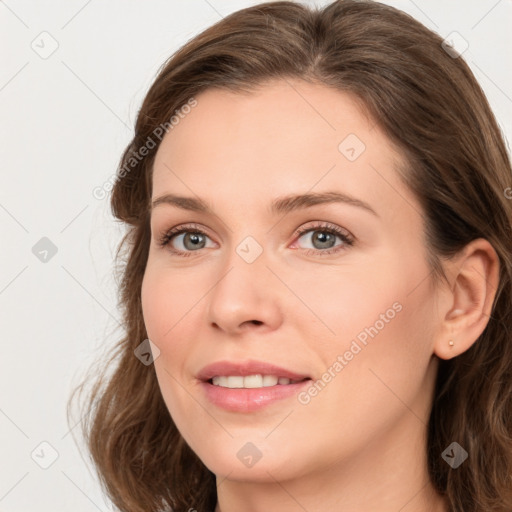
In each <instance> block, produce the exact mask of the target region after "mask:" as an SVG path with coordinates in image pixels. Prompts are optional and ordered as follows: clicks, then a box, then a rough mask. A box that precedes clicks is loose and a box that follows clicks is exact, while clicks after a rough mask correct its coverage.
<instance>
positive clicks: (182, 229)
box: [158, 225, 210, 256]
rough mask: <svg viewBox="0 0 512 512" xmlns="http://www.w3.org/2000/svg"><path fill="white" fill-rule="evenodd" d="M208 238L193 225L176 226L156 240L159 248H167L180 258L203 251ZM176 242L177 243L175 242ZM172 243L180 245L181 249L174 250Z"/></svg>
mask: <svg viewBox="0 0 512 512" xmlns="http://www.w3.org/2000/svg"><path fill="white" fill-rule="evenodd" d="M209 238H210V237H209V236H208V235H207V234H206V233H205V232H204V231H203V230H202V229H200V228H199V227H197V226H195V225H185V226H178V227H176V228H173V229H171V230H169V231H166V232H165V233H164V234H163V236H162V237H161V238H160V239H159V240H158V243H159V245H160V246H161V247H165V246H169V250H170V251H171V252H173V253H176V254H179V255H180V256H190V255H191V253H192V252H195V251H197V250H199V249H204V248H205V244H206V239H209ZM176 241H177V242H176ZM174 243H178V244H181V245H182V246H183V249H182V248H175V247H174V245H173V244H174Z"/></svg>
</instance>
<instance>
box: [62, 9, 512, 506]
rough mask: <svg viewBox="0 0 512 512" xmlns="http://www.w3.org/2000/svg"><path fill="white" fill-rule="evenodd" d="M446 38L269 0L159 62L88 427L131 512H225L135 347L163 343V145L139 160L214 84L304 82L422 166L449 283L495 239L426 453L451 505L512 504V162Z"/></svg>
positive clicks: (359, 12) (123, 206) (119, 213)
mask: <svg viewBox="0 0 512 512" xmlns="http://www.w3.org/2000/svg"><path fill="white" fill-rule="evenodd" d="M442 42H443V40H442V38H441V37H440V36H439V35H438V34H436V33H434V32H432V31H430V30H429V29H427V28H426V27H424V26H423V25H422V24H421V23H420V22H418V21H416V20H415V19H414V18H412V17H411V16H409V15H407V14H405V13H403V12H401V11H399V10H397V9H394V8H392V7H389V6H387V5H383V4H380V3H377V2H373V1H367V0H363V1H357V0H338V1H335V2H333V3H330V4H328V5H326V6H324V7H323V8H319V7H306V6H304V5H301V4H298V3H295V2H287V1H277V2H266V3H262V4H259V5H255V6H253V7H249V8H245V9H242V10H239V11H237V12H234V13H233V14H231V15H229V16H226V17H225V18H223V19H222V20H221V21H219V22H218V23H216V24H214V25H213V26H211V27H209V28H208V29H206V30H204V31H203V32H201V33H200V34H199V35H197V36H196V37H194V38H192V39H191V40H189V41H188V42H187V43H186V44H185V45H184V46H182V47H181V48H180V49H179V50H178V51H176V52H175V53H174V54H173V55H172V56H171V57H170V58H169V59H168V60H167V61H166V62H165V63H164V64H163V65H162V67H161V68H160V69H159V71H158V74H157V76H156V79H155V80H154V82H153V84H152V85H151V87H150V88H149V91H148V92H147V95H146V97H145V99H144V101H143V104H142V107H141V108H140V110H139V112H138V115H137V119H136V123H135V134H134V136H133V139H132V140H131V142H130V143H129V144H128V146H127V147H126V149H125V150H124V152H123V155H122V158H121V160H120V163H119V167H118V170H117V179H116V182H115V184H114V187H113V190H112V195H111V208H112V211H113V214H114V216H115V217H116V218H117V219H119V220H120V221H122V222H123V223H124V225H126V227H127V230H126V233H125V234H124V236H123V239H122V241H121V242H120V244H119V246H118V249H117V252H116V256H115V257H116V262H119V268H118V270H119V275H120V276H121V280H120V283H119V285H120V286H119V294H120V306H121V309H122V313H123V329H124V332H123V337H122V339H121V340H120V341H118V342H117V344H116V345H115V347H114V348H113V349H112V354H111V356H110V357H109V358H108V360H106V361H104V364H103V366H102V368H101V371H100V374H99V376H98V375H97V376H96V378H95V380H94V383H93V386H92V389H91V390H90V392H89V394H88V395H87V396H88V398H87V403H86V405H85V411H86V413H85V415H84V418H83V421H82V423H81V428H82V433H83V436H84V438H85V440H86V446H87V450H88V452H89V455H90V457H91V458H92V461H93V463H94V465H95V468H96V471H97V473H98V475H99V477H100V483H101V485H102V489H103V490H104V492H106V493H107V494H108V497H109V498H110V499H111V500H112V502H113V503H114V504H115V506H116V507H118V508H119V509H120V510H121V511H125V512H149V511H151V512H157V511H163V510H173V511H176V512H181V511H188V510H190V508H192V507H193V508H195V509H196V510H197V511H199V512H210V511H211V510H213V509H214V507H215V504H216V500H217V494H216V480H215V475H214V474H213V473H212V472H211V471H209V470H208V468H206V466H205V465H204V464H203V463H202V462H201V460H200V459H199V458H198V456H197V455H196V454H195V453H194V452H193V451H192V450H191V448H190V447H189V446H188V445H187V444H186V442H185V441H184V440H183V438H182V436H181V435H180V433H179V432H178V430H177V428H176V426H175V424H174V422H173V420H172V418H171V416H170V414H169V411H168V409H167V408H166V405H165V403H164V400H163V397H162V395H161V391H160V389H159V386H158V382H157V378H156V374H155V370H154V366H153V365H150V366H145V365H143V364H141V362H140V361H139V360H138V359H137V358H136V357H135V356H134V349H135V348H136V347H137V346H138V345H139V344H140V343H141V342H142V341H143V340H145V339H146V338H147V337H148V336H147V332H146V330H145V326H144V320H143V316H142V308H141V285H142V279H143V276H144V272H145V267H146V262H147V258H148V250H149V244H150V234H151V232H150V223H149V221H150V208H149V206H150V200H151V193H152V170H153V163H154V157H155V154H156V152H157V150H158V147H159V143H156V145H154V147H153V148H152V149H148V150H147V155H146V156H145V157H144V158H135V157H137V156H138V155H139V153H138V151H139V150H140V148H142V147H144V146H145V145H146V143H147V140H148V137H151V136H152V134H154V130H155V129H156V128H157V127H158V126H160V125H161V124H162V123H166V122H168V121H169V119H170V118H171V117H172V116H173V115H174V114H175V113H176V111H179V109H180V108H181V107H182V106H183V105H185V104H186V103H187V102H188V101H189V100H190V99H191V98H194V97H196V96H197V95H198V94H199V93H200V92H202V91H204V90H206V89H212V88H218V89H224V90H230V91H234V92H237V93H243V92H246V93H250V92H251V91H254V90H255V88H256V87H257V86H264V85H265V84H266V83H268V82H269V81H271V80H288V79H297V78H298V79H301V80H304V81H307V82H310V83H314V84H320V85H323V86H326V87H329V88H333V89H335V90H338V91H341V92H343V93H346V94H350V95H351V96H352V97H353V98H354V99H355V100H356V101H357V102H358V103H359V104H360V105H361V107H362V108H364V109H365V111H366V112H367V113H368V114H369V115H370V117H371V119H373V120H374V122H375V123H377V124H378V126H379V128H380V129H381V130H382V131H383V133H384V134H385V135H386V136H387V137H388V139H389V141H390V143H391V144H393V145H395V147H397V148H398V149H399V150H400V151H401V154H402V155H403V156H404V161H405V162H406V165H405V166H402V167H400V168H399V169H398V172H399V174H400V177H401V178H402V179H403V180H404V183H405V184H406V185H407V186H408V187H409V188H410V190H411V191H412V192H413V193H414V194H415V195H416V197H417V198H418V200H419V202H420V205H421V207H422V209H423V212H422V213H423V215H424V219H425V233H424V235H425V247H426V254H427V259H428V263H429V267H430V268H431V269H432V273H431V276H432V280H433V282H434V283H439V282H440V281H441V280H443V279H446V276H445V275H444V273H443V268H442V264H441V262H442V260H443V258H451V257H452V256H455V255H456V254H458V253H459V251H460V250H461V249H463V248H464V247H465V246H466V245H467V244H468V243H469V242H471V241H472V240H474V239H477V238H485V239H487V240H488V241H489V242H490V243H491V245H492V246H493V248H494V249H495V251H496V253H497V255H498V257H499V286H498V288H497V290H496V295H495V298H494V302H493V305H492V313H491V315H490V316H489V320H488V323H487V325H486V328H485V330H484V331H483V333H482V334H481V336H480V337H479V338H478V340H476V342H475V343H474V344H473V345H472V346H471V348H470V349H468V350H467V351H465V352H464V353H462V354H460V355H459V356H457V357H455V358H453V359H450V360H440V361H439V368H438V374H437V381H436V386H435V396H434V399H433V404H432V410H431V415H430V419H429V423H428V432H427V434H428V436H427V446H426V453H427V456H428V472H429V476H430V478H431V481H432V484H433V486H434V487H435V489H436V490H437V491H438V492H439V493H440V494H441V495H443V496H444V497H445V499H446V501H447V503H448V506H449V507H450V510H451V511H453V512H489V511H491V510H492V511H494V512H510V511H511V510H512V329H511V327H512V200H511V199H510V198H509V197H508V196H509V194H508V193H507V191H510V190H511V189H510V188H509V187H511V185H512V172H511V165H510V160H509V156H508V153H507V149H506V146H505V142H504V137H503V135H502V133H501V131H500V129H499V126H498V124H497V121H496V119H495V117H494V115H493V113H492V110H491V108H490V106H489V103H488V101H487V99H486V97H485V95H484V93H483V91H482V89H481V88H480V86H479V84H478V83H477V81H476V79H475V77H474V75H473V74H472V72H471V70H470V69H469V67H468V65H467V64H466V62H465V61H464V60H463V58H462V57H459V58H454V57H453V56H451V55H449V54H448V53H447V52H446V51H445V50H444V49H443V48H442V45H441V43H442ZM128 163H129V164H130V165H129V167H128ZM128 168H129V171H128V172H126V169H128ZM107 370H109V371H110V372H111V374H110V375H108V376H107ZM95 371H97V369H96V368H95ZM84 384H85V381H84V382H83V383H82V386H83V385H84ZM82 386H81V387H82ZM76 391H77V390H76V389H75V392H76ZM73 395H74V393H73ZM68 414H69V413H68ZM453 441H456V442H458V443H459V444H460V445H461V446H462V447H463V448H464V449H465V450H466V451H467V452H468V453H469V457H468V459H467V460H466V461H464V463H463V464H462V465H461V466H460V467H458V468H457V469H456V470H454V469H452V468H451V467H450V466H449V465H448V464H447V463H446V462H445V461H444V460H443V459H442V457H441V454H442V452H443V451H444V450H445V449H446V448H447V447H448V446H449V445H450V444H451V443H452V442H453Z"/></svg>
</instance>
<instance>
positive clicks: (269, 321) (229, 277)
mask: <svg viewBox="0 0 512 512" xmlns="http://www.w3.org/2000/svg"><path fill="white" fill-rule="evenodd" d="M240 254H242V256H240ZM244 257H245V256H244V254H243V252H240V251H239V252H237V251H236V250H235V249H233V250H232V252H231V253H230V254H229V256H228V257H227V258H226V259H224V260H223V263H222V265H223V268H222V272H220V274H221V277H220V279H219V280H218V281H217V282H216V284H215V285H214V286H213V289H212V291H211V292H210V293H209V294H208V295H207V300H208V301H209V304H208V312H207V315H208V321H209V323H210V325H211V326H212V327H213V328H214V329H217V330H220V331H223V332H224V333H226V334H241V333H243V332H246V331H248V330H252V329H258V332H260V333H262V332H265V331H272V330H274V329H277V328H278V327H279V326H280V324H281V323H282V312H283V311H282V301H281V299H282V296H283V290H282V289H281V288H282V287H280V286H279V280H278V279H277V278H276V277H275V274H274V273H273V272H272V271H271V270H270V269H269V267H268V263H269V262H268V259H267V258H266V253H265V251H263V252H262V253H261V254H260V255H259V256H258V257H257V258H256V259H255V260H254V261H252V262H251V259H250V258H249V259H244Z"/></svg>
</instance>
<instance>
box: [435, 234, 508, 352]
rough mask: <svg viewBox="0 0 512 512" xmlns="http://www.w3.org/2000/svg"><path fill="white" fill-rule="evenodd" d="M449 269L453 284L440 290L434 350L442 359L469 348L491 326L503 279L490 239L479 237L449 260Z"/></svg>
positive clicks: (448, 275) (449, 279) (450, 281)
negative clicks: (489, 324) (496, 299)
mask: <svg viewBox="0 0 512 512" xmlns="http://www.w3.org/2000/svg"><path fill="white" fill-rule="evenodd" d="M446 270H447V277H448V281H449V287H448V288H447V289H444V290H443V291H442V292H440V293H441V294H442V296H443V297H442V300H441V301H440V302H439V304H440V306H439V308H440V309H439V314H440V316H439V319H440V324H439V326H438V327H439V329H438V331H437V333H436V336H435V339H434V353H435V354H436V355H437V356H438V357H440V358H441V359H451V358H453V357H456V356H458V355H460V354H462V353H463V352H465V351H466V350H468V349H469V348H470V347H471V346H472V345H473V343H475V341H476V340H477V339H478V337H479V336H480V335H481V334H482V332H483V331H484V329H485V327H486V326H487V323H488V322H489V316H490V314H491V312H492V306H493V303H494V298H495V296H496V291H497V288H498V283H499V258H498V255H497V254H496V251H495V250H494V248H493V247H492V245H491V244H490V243H489V242H488V241H487V240H485V239H483V238H478V239H476V240H473V241H472V242H470V243H469V244H468V245H467V246H466V247H465V248H464V249H463V250H462V251H461V252H460V253H459V254H458V255H456V256H455V257H454V258H452V259H451V260H449V263H448V268H447V269H446ZM450 341H452V342H453V345H451V344H450Z"/></svg>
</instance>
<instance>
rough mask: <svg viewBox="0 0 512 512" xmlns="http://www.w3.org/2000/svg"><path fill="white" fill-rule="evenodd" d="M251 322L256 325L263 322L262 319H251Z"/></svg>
mask: <svg viewBox="0 0 512 512" xmlns="http://www.w3.org/2000/svg"><path fill="white" fill-rule="evenodd" d="M251 322H252V323H253V324H255V325H261V324H262V323H263V322H262V321H261V320H251Z"/></svg>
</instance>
